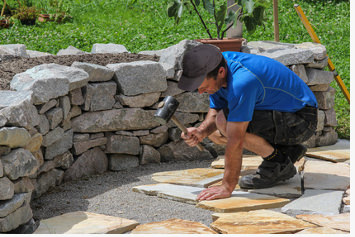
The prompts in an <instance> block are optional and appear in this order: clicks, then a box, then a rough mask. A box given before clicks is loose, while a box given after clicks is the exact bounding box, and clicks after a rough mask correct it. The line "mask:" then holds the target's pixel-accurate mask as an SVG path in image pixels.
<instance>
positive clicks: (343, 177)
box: [304, 160, 350, 190]
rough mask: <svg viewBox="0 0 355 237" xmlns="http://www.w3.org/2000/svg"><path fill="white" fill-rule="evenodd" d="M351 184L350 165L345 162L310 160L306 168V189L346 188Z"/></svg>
mask: <svg viewBox="0 0 355 237" xmlns="http://www.w3.org/2000/svg"><path fill="white" fill-rule="evenodd" d="M349 185H350V166H349V165H347V164H344V163H332V162H326V161H316V160H308V161H307V162H306V164H305V168H304V187H305V188H306V189H308V188H312V189H330V190H346V189H347V188H348V186H349Z"/></svg>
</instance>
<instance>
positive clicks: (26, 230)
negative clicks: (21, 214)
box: [9, 218, 39, 234]
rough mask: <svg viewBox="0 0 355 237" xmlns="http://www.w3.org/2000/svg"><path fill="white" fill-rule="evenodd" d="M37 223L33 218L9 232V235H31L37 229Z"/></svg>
mask: <svg viewBox="0 0 355 237" xmlns="http://www.w3.org/2000/svg"><path fill="white" fill-rule="evenodd" d="M38 225H39V222H36V221H35V220H34V219H33V218H31V220H29V221H28V222H26V223H25V224H22V225H20V226H19V227H18V228H16V229H14V230H12V231H10V232H9V234H33V232H35V230H36V229H37V228H38Z"/></svg>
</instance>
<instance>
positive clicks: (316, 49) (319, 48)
mask: <svg viewBox="0 0 355 237" xmlns="http://www.w3.org/2000/svg"><path fill="white" fill-rule="evenodd" d="M295 48H297V49H309V50H311V51H312V52H313V56H314V59H315V60H322V59H325V58H326V57H327V50H326V48H325V46H324V45H321V44H318V43H313V42H303V43H301V44H295Z"/></svg>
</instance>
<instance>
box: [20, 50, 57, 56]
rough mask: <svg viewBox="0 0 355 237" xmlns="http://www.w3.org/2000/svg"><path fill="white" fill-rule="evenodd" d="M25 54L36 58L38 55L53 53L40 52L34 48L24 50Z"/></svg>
mask: <svg viewBox="0 0 355 237" xmlns="http://www.w3.org/2000/svg"><path fill="white" fill-rule="evenodd" d="M26 53H27V55H28V56H29V57H30V58H38V57H44V56H53V54H50V53H46V52H40V51H35V50H26Z"/></svg>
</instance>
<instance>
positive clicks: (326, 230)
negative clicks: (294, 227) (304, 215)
mask: <svg viewBox="0 0 355 237" xmlns="http://www.w3.org/2000/svg"><path fill="white" fill-rule="evenodd" d="M296 234H348V233H347V232H344V231H340V230H334V229H332V228H328V227H315V228H308V229H305V230H302V231H300V232H297V233H296Z"/></svg>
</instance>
